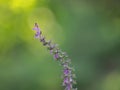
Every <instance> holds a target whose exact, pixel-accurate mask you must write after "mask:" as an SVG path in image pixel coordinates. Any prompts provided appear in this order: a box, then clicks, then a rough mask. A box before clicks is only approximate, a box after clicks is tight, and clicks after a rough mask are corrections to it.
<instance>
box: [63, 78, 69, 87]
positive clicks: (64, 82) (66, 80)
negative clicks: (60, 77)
mask: <svg viewBox="0 0 120 90" xmlns="http://www.w3.org/2000/svg"><path fill="white" fill-rule="evenodd" d="M68 83H69V78H68V77H65V78H64V81H63V86H65V85H66V84H68Z"/></svg>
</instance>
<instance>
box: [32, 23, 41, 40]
mask: <svg viewBox="0 0 120 90" xmlns="http://www.w3.org/2000/svg"><path fill="white" fill-rule="evenodd" d="M33 30H35V31H36V34H35V38H40V34H41V31H40V28H39V27H38V25H37V23H35V26H34V28H33Z"/></svg>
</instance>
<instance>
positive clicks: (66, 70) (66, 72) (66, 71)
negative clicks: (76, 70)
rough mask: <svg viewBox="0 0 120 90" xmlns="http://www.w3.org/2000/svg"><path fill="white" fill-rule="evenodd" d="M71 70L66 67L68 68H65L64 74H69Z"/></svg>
mask: <svg viewBox="0 0 120 90" xmlns="http://www.w3.org/2000/svg"><path fill="white" fill-rule="evenodd" d="M70 72H71V71H70V70H69V69H68V68H66V69H65V70H64V75H65V76H66V75H68V74H69V73H70Z"/></svg>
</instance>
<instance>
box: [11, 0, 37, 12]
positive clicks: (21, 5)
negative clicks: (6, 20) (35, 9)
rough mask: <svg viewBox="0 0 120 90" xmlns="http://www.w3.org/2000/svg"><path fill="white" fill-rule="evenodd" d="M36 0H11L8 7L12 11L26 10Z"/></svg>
mask: <svg viewBox="0 0 120 90" xmlns="http://www.w3.org/2000/svg"><path fill="white" fill-rule="evenodd" d="M35 2H36V0H11V2H10V8H11V9H12V10H14V11H16V10H18V9H24V10H26V9H27V10H28V9H29V8H31V7H32V6H34V4H35Z"/></svg>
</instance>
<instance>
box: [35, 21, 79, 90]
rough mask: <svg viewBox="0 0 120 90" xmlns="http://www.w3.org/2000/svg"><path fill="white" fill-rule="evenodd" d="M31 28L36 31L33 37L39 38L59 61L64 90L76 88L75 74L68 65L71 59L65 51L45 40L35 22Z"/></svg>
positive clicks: (74, 89) (75, 89)
mask: <svg viewBox="0 0 120 90" xmlns="http://www.w3.org/2000/svg"><path fill="white" fill-rule="evenodd" d="M33 30H35V31H36V33H35V38H38V39H40V42H41V43H42V44H43V45H44V46H46V47H47V49H48V50H49V51H50V54H52V55H53V57H54V59H55V60H57V61H59V63H60V65H61V66H62V67H63V86H64V87H65V90H77V88H74V87H73V86H74V84H75V80H74V78H75V74H74V73H73V70H74V69H73V68H72V67H71V65H70V64H71V60H70V59H69V58H68V55H67V54H66V52H62V50H60V49H59V48H58V47H57V45H56V44H52V42H51V41H46V39H45V37H44V36H43V35H42V32H41V30H40V28H39V27H38V25H37V23H35V26H34V28H33Z"/></svg>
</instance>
